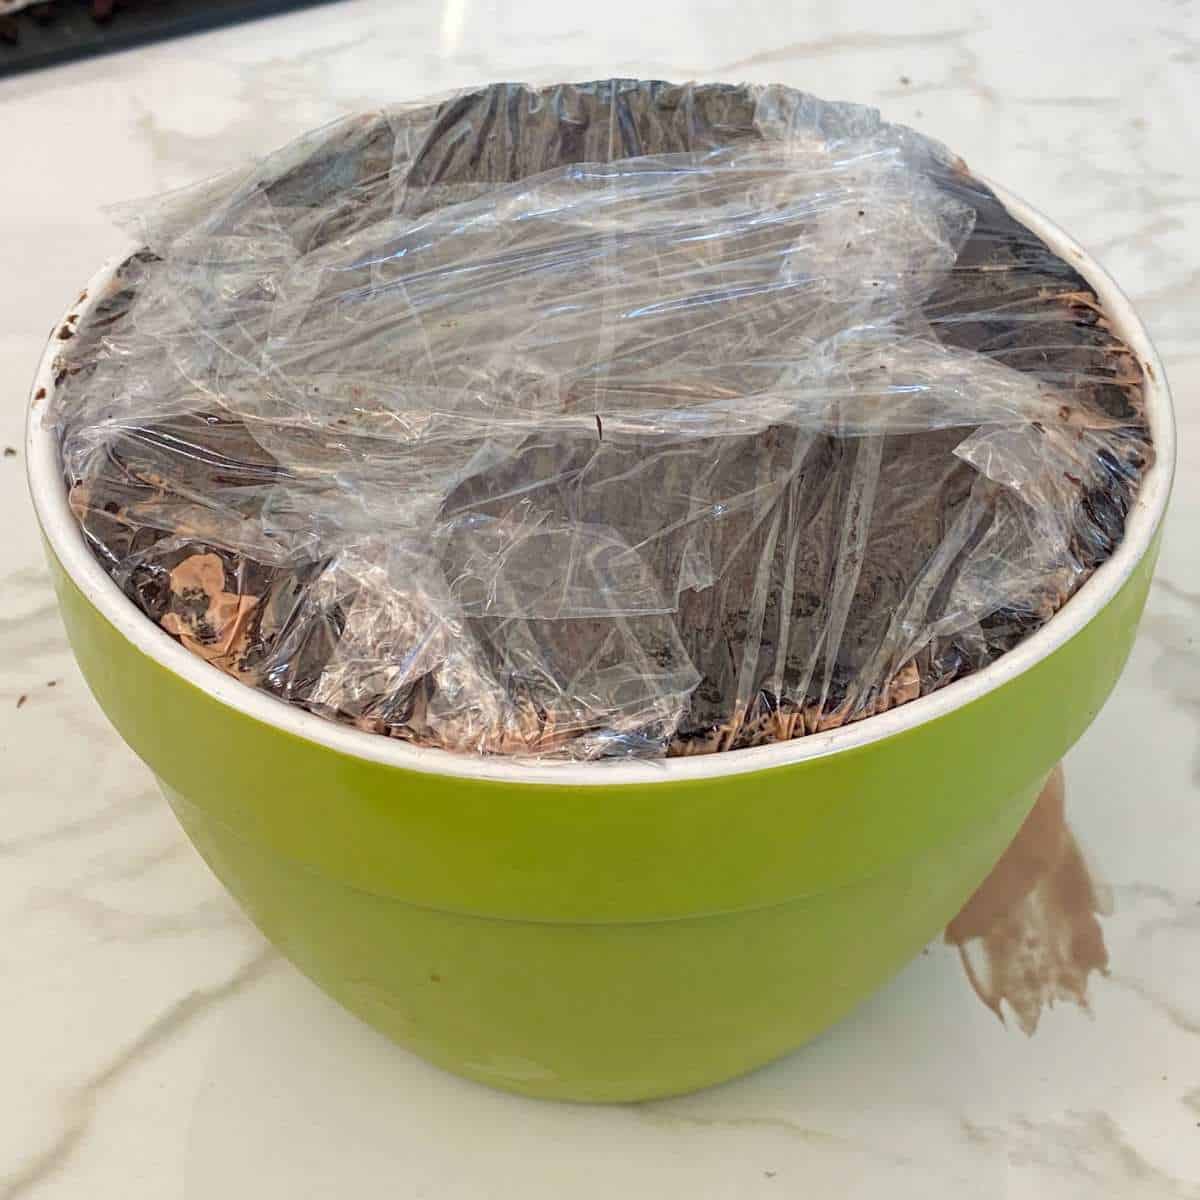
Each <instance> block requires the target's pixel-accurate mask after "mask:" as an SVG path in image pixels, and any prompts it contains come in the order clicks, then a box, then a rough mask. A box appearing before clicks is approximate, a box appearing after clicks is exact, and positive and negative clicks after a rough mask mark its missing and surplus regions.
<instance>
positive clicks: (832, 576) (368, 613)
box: [48, 80, 1152, 759]
mask: <svg viewBox="0 0 1200 1200" xmlns="http://www.w3.org/2000/svg"><path fill="white" fill-rule="evenodd" d="M117 216H118V219H119V221H120V222H121V223H122V224H123V225H124V227H125V228H127V229H129V230H131V231H133V232H134V233H135V235H136V236H137V237H138V239H139V240H140V241H141V242H142V243H143V246H144V249H143V250H142V251H141V252H139V253H138V254H137V255H135V256H133V257H132V258H130V259H129V260H128V262H126V264H125V265H124V266H123V267H122V269H121V270H120V271H119V272H118V274H117V277H116V278H115V280H114V281H113V284H112V286H111V289H110V291H109V293H108V294H107V295H106V296H104V297H103V298H102V299H101V300H100V301H99V302H98V303H97V304H96V306H95V307H94V308H93V309H92V310H91V312H90V313H89V315H88V316H87V318H86V319H85V320H84V321H83V322H81V324H80V328H79V330H78V333H77V334H76V336H74V337H73V338H71V339H70V340H68V341H67V342H66V343H65V344H64V348H63V354H62V363H61V374H60V386H59V387H58V388H57V390H56V394H55V397H54V402H53V404H52V407H51V409H50V413H49V418H48V419H49V420H51V421H53V422H54V423H55V426H56V428H57V429H58V431H59V434H60V439H61V446H62V454H63V467H64V473H65V475H66V482H67V486H68V488H69V489H70V500H71V504H72V507H73V509H74V510H75V512H76V514H77V516H78V518H79V520H80V523H81V525H82V527H83V530H84V532H85V535H86V536H87V538H88V540H89V543H90V544H91V546H92V548H93V550H94V552H95V553H96V555H97V556H98V557H99V559H100V561H101V562H102V563H103V564H104V566H105V567H106V569H108V570H109V572H110V573H111V574H112V576H113V578H114V579H115V580H116V581H117V582H118V583H119V584H120V586H121V587H122V588H123V589H124V590H125V592H126V594H127V595H128V596H129V597H130V598H131V599H132V600H133V601H134V602H135V603H136V604H137V605H138V606H139V607H140V608H141V609H142V611H143V612H144V613H145V614H146V615H147V617H148V618H150V619H151V620H153V621H155V622H157V623H158V624H159V625H160V626H161V627H162V628H164V629H165V630H167V632H169V633H170V634H172V636H174V637H176V638H177V639H178V640H179V641H180V642H181V643H182V644H183V645H185V646H186V647H187V648H188V649H189V650H191V651H193V652H194V653H196V654H198V655H199V656H201V657H203V658H204V659H205V660H206V661H208V662H210V663H211V664H212V665H213V666H214V667H215V668H217V669H220V670H223V671H226V672H229V673H231V674H234V675H236V676H237V677H238V678H240V679H242V680H243V681H244V682H245V683H246V684H247V685H249V686H254V687H259V688H263V689H265V690H267V691H269V692H271V693H273V694H274V695H277V696H279V697H281V698H283V699H285V700H288V701H290V702H292V703H295V704H298V705H302V706H304V707H306V708H308V709H310V710H312V711H314V712H317V713H320V714H322V715H324V716H327V717H329V718H331V719H336V720H342V721H348V722H352V723H354V724H356V725H358V726H359V727H361V728H363V729H367V730H371V731H373V732H376V733H379V734H381V735H386V736H392V737H399V738H404V739H407V740H410V741H413V742H415V743H417V744H421V745H428V746H436V747H440V748H443V749H449V750H453V751H458V752H466V753H480V754H514V755H524V756H530V757H535V758H550V759H554V758H598V757H608V756H614V755H637V756H656V755H664V754H684V753H702V752H710V751H717V750H727V749H734V748H737V747H741V746H747V745H754V744H758V743H761V742H767V741H776V740H783V739H787V738H792V737H797V736H802V735H804V734H807V733H812V732H815V731H817V730H821V729H828V728H832V727H834V726H836V725H839V724H842V723H844V722H847V721H853V720H858V719H862V718H864V717H869V716H871V715H873V714H876V713H879V712H882V711H885V710H886V709H888V708H891V707H893V706H895V705H897V704H902V703H905V702H906V701H908V700H911V699H913V698H915V697H916V696H918V695H921V694H922V693H925V692H928V691H932V690H934V689H936V688H938V687H941V686H943V685H944V684H946V683H947V682H949V681H951V680H953V679H955V678H957V677H959V676H961V675H963V674H965V673H968V672H970V671H972V670H975V669H978V668H980V667H982V666H984V665H986V664H987V663H989V662H991V661H992V660H993V659H995V658H996V657H997V656H998V655H1000V654H1002V653H1004V652H1005V651H1006V650H1008V649H1010V648H1011V647H1012V646H1013V645H1015V644H1016V643H1017V642H1018V641H1019V640H1021V638H1023V637H1025V636H1027V635H1028V634H1029V633H1030V632H1031V631H1032V630H1034V629H1036V628H1038V627H1039V626H1040V625H1041V624H1043V623H1044V622H1045V621H1046V620H1048V619H1049V618H1050V617H1051V616H1052V615H1053V614H1054V613H1055V612H1056V611H1057V610H1058V609H1059V608H1060V607H1061V605H1062V604H1063V603H1064V602H1065V601H1066V600H1067V599H1068V598H1069V597H1070V595H1071V594H1072V592H1073V591H1074V590H1075V589H1076V588H1077V587H1078V586H1079V584H1080V583H1081V582H1082V581H1083V579H1085V578H1086V577H1087V575H1088V574H1089V573H1090V572H1091V571H1092V570H1093V569H1094V568H1095V567H1096V566H1097V565H1098V563H1100V562H1101V561H1103V560H1104V558H1106V557H1107V556H1108V555H1109V554H1111V552H1112V549H1113V547H1114V546H1115V544H1116V543H1117V542H1118V541H1119V540H1120V537H1121V536H1122V533H1123V529H1124V521H1125V516H1126V513H1127V512H1128V509H1129V506H1130V503H1131V502H1132V498H1133V496H1134V494H1135V493H1136V490H1137V487H1138V486H1139V483H1140V479H1141V475H1142V473H1143V471H1144V469H1145V467H1146V465H1147V463H1148V461H1149V460H1150V457H1151V455H1152V449H1151V447H1150V443H1149V434H1148V430H1147V425H1146V420H1145V416H1144V412H1143V407H1142V395H1141V374H1140V369H1139V368H1138V367H1137V364H1136V362H1135V360H1134V359H1133V357H1132V355H1131V354H1130V353H1129V351H1128V349H1127V348H1126V347H1125V346H1124V345H1123V344H1122V343H1121V342H1120V341H1119V340H1118V339H1117V338H1116V337H1115V336H1114V335H1113V333H1112V332H1111V330H1110V329H1109V326H1108V323H1107V321H1106V319H1105V316H1104V313H1103V311H1102V310H1101V307H1100V305H1099V303H1098V301H1097V300H1096V297H1095V295H1094V293H1093V292H1092V290H1091V289H1090V287H1089V286H1088V284H1087V283H1086V281H1085V280H1084V279H1083V278H1082V277H1081V276H1079V275H1078V274H1077V273H1076V272H1075V271H1074V270H1073V269H1072V268H1071V267H1070V266H1068V265H1067V264H1066V263H1065V262H1063V261H1062V260H1061V259H1060V258H1058V257H1057V256H1056V255H1055V254H1054V253H1053V252H1052V251H1050V250H1049V249H1048V248H1047V247H1046V246H1045V245H1044V244H1043V243H1042V242H1041V241H1040V240H1039V239H1038V238H1037V237H1036V236H1035V235H1034V234H1033V233H1032V232H1030V231H1029V230H1028V229H1026V228H1024V227H1023V226H1022V225H1020V224H1019V223H1018V222H1017V221H1015V220H1014V219H1013V218H1012V217H1011V216H1010V215H1009V214H1008V213H1007V211H1006V210H1005V209H1004V208H1003V206H1002V205H1001V204H1000V203H999V201H998V200H997V199H996V198H995V196H994V195H993V194H992V193H991V192H990V191H989V190H988V189H987V187H986V186H985V185H983V184H982V183H980V182H979V181H978V180H976V179H974V178H973V177H972V176H971V175H970V174H969V173H968V171H967V169H966V168H965V166H964V165H963V164H962V163H961V162H960V161H958V160H957V159H955V158H954V157H953V156H952V155H950V154H949V153H948V152H947V151H945V150H944V149H943V148H942V147H940V146H938V145H937V144H935V143H933V142H931V141H929V140H927V139H925V138H923V137H922V136H921V135H919V134H917V133H914V132H913V131H912V130H909V129H905V128H903V127H900V126H893V125H889V124H887V123H885V122H883V121H881V120H880V118H879V116H878V114H877V113H875V112H874V111H873V110H870V109H866V108H861V107H858V106H854V105H837V104H827V103H825V102H824V101H821V100H818V99H817V98H815V97H812V96H807V95H804V94H802V93H798V92H793V91H790V90H788V89H785V88H780V87H768V88H760V87H748V86H742V87H733V86H726V85H685V86H677V85H671V84H666V83H659V82H645V81H636V80H606V81H600V82H596V83H589V84H580V85H563V86H560V87H553V88H544V89H540V90H539V89H533V88H530V87H526V86H522V85H516V84H499V85H495V86H492V87H487V88H482V89H478V90H474V91H468V92H463V93H460V94H456V95H454V96H451V97H449V98H448V99H446V100H444V101H441V102H439V103H435V104H428V105H407V106H398V107H396V108H395V109H394V110H390V111H385V112H377V113H366V114H362V115H360V116H356V117H352V118H348V119H346V120H344V121H341V122H338V123H336V124H334V125H332V126H329V127H327V128H325V129H322V130H318V131H316V132H314V133H313V134H310V135H308V136H307V137H304V138H301V139H300V140H298V141H297V142H295V143H293V144H292V145H290V146H287V147H285V148H283V149H282V150H280V151H278V152H276V153H275V154H272V155H270V156H268V157H267V158H266V159H264V160H263V161H261V162H258V163H254V164H250V165H247V166H245V167H241V168H237V169H235V170H232V171H230V172H228V173H227V174H226V175H224V176H221V177H220V178H218V179H215V180H210V181H207V182H205V183H202V184H200V185H198V186H196V187H192V188H188V189H185V190H183V191H182V192H177V193H173V194H171V195H169V196H166V197H163V198H160V199H158V200H154V201H150V202H148V203H143V204H137V205H126V206H123V208H122V209H121V211H120V212H119V213H118V214H117Z"/></svg>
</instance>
